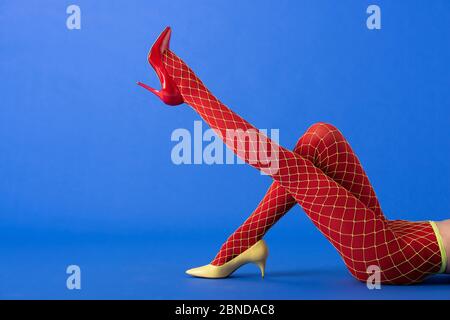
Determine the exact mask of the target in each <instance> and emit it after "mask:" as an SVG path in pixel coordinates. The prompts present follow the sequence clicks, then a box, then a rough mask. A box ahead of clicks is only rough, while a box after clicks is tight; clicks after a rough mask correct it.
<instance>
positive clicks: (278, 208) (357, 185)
mask: <svg viewBox="0 0 450 320" xmlns="http://www.w3.org/2000/svg"><path fill="white" fill-rule="evenodd" d="M293 151H294V152H295V153H297V154H298V155H300V156H302V157H303V158H306V159H308V160H309V161H311V162H312V163H313V164H314V165H315V166H316V167H318V168H320V169H321V170H322V171H323V172H324V173H325V174H326V175H328V176H329V177H330V178H331V179H333V180H335V181H336V182H337V183H339V184H340V185H341V186H343V187H344V188H345V189H347V190H348V191H349V192H350V193H351V194H353V195H354V196H355V197H356V198H358V199H359V200H360V201H361V202H362V203H363V204H365V205H366V206H367V207H368V208H369V209H371V210H372V211H374V212H375V213H376V214H379V215H382V212H381V209H380V204H379V202H378V199H377V197H376V195H375V191H374V190H373V188H372V185H371V184H370V182H369V178H368V177H367V175H366V173H365V172H364V169H363V168H362V166H361V163H360V162H359V159H358V157H357V156H356V154H355V153H354V152H353V150H352V148H351V147H350V144H349V143H348V141H347V140H346V139H345V137H344V136H343V135H342V133H341V132H340V131H339V130H338V129H337V128H336V127H334V126H333V125H330V124H326V123H321V122H319V123H316V124H314V125H312V126H311V127H309V128H308V130H307V131H306V132H305V134H304V135H303V136H302V137H300V139H299V140H298V141H297V143H296V145H295V147H294V150H293ZM296 203H297V202H296V201H295V199H294V198H293V197H292V196H291V195H290V194H289V192H288V191H287V190H286V189H285V188H284V187H282V186H281V185H280V183H278V182H277V181H274V182H273V183H272V184H271V186H270V187H269V189H268V190H267V192H266V194H265V195H264V197H263V199H262V200H261V202H260V203H259V205H258V207H257V208H256V209H255V211H253V213H252V214H251V215H250V216H249V217H248V218H247V220H245V222H244V223H243V224H242V225H241V226H240V227H239V228H238V229H237V230H236V231H235V232H234V233H233V234H232V235H230V237H229V238H228V239H227V240H226V241H225V243H224V244H223V245H222V247H221V248H220V250H219V252H218V253H217V255H216V257H215V258H214V260H213V261H212V262H211V264H212V265H216V266H220V265H223V264H224V263H226V262H228V261H230V260H231V259H233V258H235V257H236V256H238V255H239V254H241V253H242V252H244V251H245V250H247V249H248V248H250V247H251V246H253V245H254V244H255V243H256V242H258V241H259V240H260V239H262V238H263V237H264V235H265V234H266V233H267V231H269V229H270V228H271V227H272V226H273V225H274V224H275V223H276V222H277V221H278V220H279V219H280V218H281V217H283V216H284V215H285V214H286V213H287V212H288V211H289V210H290V209H291V208H292V207H293V206H294V205H295V204H296Z"/></svg>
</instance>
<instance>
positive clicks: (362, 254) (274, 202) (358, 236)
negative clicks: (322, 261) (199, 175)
mask: <svg viewBox="0 0 450 320" xmlns="http://www.w3.org/2000/svg"><path fill="white" fill-rule="evenodd" d="M163 62H164V66H165V68H166V70H167V72H168V73H169V75H170V76H171V77H172V78H173V79H174V81H175V83H176V84H177V86H178V89H179V91H180V93H181V95H182V96H183V100H184V102H185V103H187V104H188V105H190V106H191V107H192V108H193V109H194V110H195V111H196V112H197V113H198V114H199V115H200V116H201V117H202V118H203V120H204V121H205V122H206V123H208V124H209V125H210V126H211V128H212V129H213V130H214V131H215V132H216V133H217V135H218V136H219V137H221V138H222V139H223V140H224V142H225V143H226V144H227V146H228V147H229V148H230V149H231V150H233V151H234V152H235V153H236V154H237V155H239V156H240V157H241V158H242V159H243V160H244V161H246V162H247V163H249V164H250V165H252V166H253V167H255V168H257V169H259V170H261V171H263V172H265V173H267V174H269V175H270V176H271V177H272V178H273V179H274V181H275V182H274V184H273V185H272V186H271V188H270V189H269V192H268V194H267V195H266V196H265V197H264V199H263V201H262V202H261V204H260V205H259V206H258V208H257V209H256V211H255V213H253V214H252V216H251V217H250V218H249V220H252V221H249V220H247V222H246V223H245V224H244V225H243V226H242V227H241V228H242V229H241V228H240V229H241V230H239V229H238V231H240V232H239V234H240V235H239V236H238V235H236V236H235V237H233V236H232V237H233V239H231V241H230V240H229V241H227V242H226V243H225V244H224V246H226V248H225V251H224V254H221V252H222V250H221V252H219V255H218V257H217V258H216V259H215V260H214V261H213V263H215V264H221V263H224V262H225V261H228V260H229V259H230V257H233V256H235V255H236V254H239V253H240V252H242V250H245V248H247V247H248V246H249V245H251V243H254V242H255V241H257V240H256V239H259V238H261V237H262V236H263V235H264V233H265V232H266V231H267V229H268V228H269V227H270V226H271V225H272V224H273V223H275V222H276V221H277V220H278V219H279V218H280V217H281V216H282V215H283V214H284V213H285V212H286V211H287V210H289V209H290V207H292V205H293V203H294V201H295V202H297V203H298V204H299V205H300V206H301V207H302V208H303V210H304V211H305V212H306V214H307V215H308V216H309V218H310V219H311V220H312V222H313V223H314V225H315V226H316V227H317V228H318V229H319V230H320V231H321V233H322V234H323V235H324V236H325V237H326V238H327V239H328V240H329V241H330V242H331V244H332V245H333V246H334V247H335V248H336V249H337V251H338V252H339V254H340V255H341V257H342V259H343V260H344V263H345V265H346V266H347V268H348V270H349V271H350V273H351V274H352V275H353V276H354V277H355V278H357V279H359V280H362V281H365V280H366V279H367V278H368V273H367V268H368V267H369V266H372V265H375V266H377V267H379V268H380V270H381V274H380V275H381V281H382V282H383V283H396V284H399V283H414V282H418V281H421V280H422V279H423V278H424V277H425V276H426V275H428V274H431V273H437V272H439V271H440V269H441V265H442V257H441V252H440V248H439V244H438V240H437V238H436V234H435V233H434V230H433V227H432V225H431V224H430V223H429V222H409V221H398V220H397V221H389V220H387V219H386V218H385V217H384V215H383V214H382V212H381V210H380V206H379V204H378V201H377V199H376V196H375V193H374V192H373V189H372V188H371V186H370V183H369V181H368V179H367V177H366V175H365V173H364V171H363V169H362V167H361V165H360V164H359V162H358V160H357V158H356V156H355V155H354V154H353V152H352V151H351V149H350V146H349V145H348V143H347V142H346V141H345V139H344V138H343V137H342V135H341V134H340V133H339V132H338V131H337V130H336V129H335V128H333V127H331V126H328V125H322V124H320V125H317V126H316V127H315V128H314V127H313V129H310V130H309V131H308V132H307V133H306V134H305V136H304V137H302V138H301V141H304V142H305V143H299V144H298V148H296V149H299V150H294V151H290V150H287V149H285V148H283V147H281V146H278V145H277V144H276V143H275V142H273V141H271V140H270V139H269V138H267V137H266V136H264V135H263V134H262V133H260V132H259V131H258V130H257V129H256V128H255V127H253V126H252V125H251V124H250V123H248V122H247V121H245V120H244V119H242V118H241V117H240V116H238V115H237V114H236V113H234V112H233V111H231V110H230V109H229V108H228V107H226V106H225V105H224V104H222V103H221V102H220V101H219V100H218V99H217V98H216V97H215V96H214V95H213V94H212V93H211V92H210V91H209V90H208V89H207V88H206V87H205V86H204V84H203V83H202V82H201V80H200V79H199V78H198V77H197V76H196V75H195V74H194V72H193V71H192V70H191V69H190V68H189V67H188V66H187V65H186V64H185V63H184V62H183V61H182V60H181V59H180V58H179V57H177V56H176V55H175V54H174V53H173V52H172V51H170V50H166V51H165V53H164V57H163ZM319 126H323V130H325V132H324V133H323V132H322V133H321V134H317V131H318V130H317V129H320V128H318V127H319ZM230 130H234V131H236V130H242V132H253V133H255V135H250V136H246V138H245V139H247V140H246V141H239V140H240V139H241V138H239V137H238V138H237V141H235V140H231V139H228V138H227V137H228V134H229V132H230ZM324 137H325V138H326V137H329V138H326V139H324ZM242 139H243V138H242ZM330 139H337V140H336V141H335V143H333V141H332V142H331V143H330ZM317 140H319V141H317ZM261 141H264V143H265V144H267V149H268V150H275V151H276V152H277V153H278V157H277V158H278V170H270V169H269V168H268V167H267V165H266V164H265V163H263V162H262V161H254V155H255V154H257V147H258V145H259V144H260V143H261ZM316 165H317V166H316ZM254 216H255V217H254ZM252 217H254V218H256V219H252ZM241 231H242V232H241ZM236 247H238V248H239V249H235V248H236Z"/></svg>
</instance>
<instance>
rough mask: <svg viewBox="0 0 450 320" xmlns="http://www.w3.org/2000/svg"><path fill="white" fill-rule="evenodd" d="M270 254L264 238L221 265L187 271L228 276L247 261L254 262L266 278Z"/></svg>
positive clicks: (202, 275)
mask: <svg viewBox="0 0 450 320" xmlns="http://www.w3.org/2000/svg"><path fill="white" fill-rule="evenodd" d="M268 256H269V249H268V248H267V244H266V242H265V241H264V240H262V239H261V240H259V241H258V242H257V243H255V244H254V245H253V246H251V247H250V248H248V249H247V250H245V251H244V252H242V253H241V254H240V255H238V256H237V257H234V258H233V259H231V260H230V261H228V262H227V263H225V264H223V265H221V266H214V265H212V264H207V265H205V266H202V267H198V268H193V269H189V270H187V271H186V273H187V274H188V275H191V276H193V277H199V278H210V279H217V278H226V277H228V276H229V275H231V274H232V273H233V272H234V271H236V270H237V269H239V268H240V267H241V266H243V265H244V264H247V263H254V264H256V265H257V266H258V267H259V270H261V276H262V277H263V278H264V272H265V268H266V260H267V257H268Z"/></svg>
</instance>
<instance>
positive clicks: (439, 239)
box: [430, 221, 447, 273]
mask: <svg viewBox="0 0 450 320" xmlns="http://www.w3.org/2000/svg"><path fill="white" fill-rule="evenodd" d="M430 224H431V227H432V228H433V231H434V234H435V235H436V239H437V242H438V245H439V250H440V251H441V259H442V263H441V270H439V273H444V272H445V270H446V269H447V254H446V252H445V247H444V242H443V241H442V237H441V234H440V233H439V229H438V227H437V225H436V223H435V222H434V221H430Z"/></svg>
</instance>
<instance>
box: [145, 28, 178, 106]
mask: <svg viewBox="0 0 450 320" xmlns="http://www.w3.org/2000/svg"><path fill="white" fill-rule="evenodd" d="M171 33H172V30H171V29H170V27H166V28H165V29H164V31H163V32H162V33H161V34H160V35H159V37H158V39H156V41H155V43H154V44H153V46H152V48H151V49H150V52H149V53H148V62H149V63H150V65H151V66H152V67H153V69H155V71H156V74H157V75H158V78H159V81H160V82H161V90H156V89H153V88H152V87H150V86H148V85H146V84H145V83H142V82H138V83H137V84H138V85H140V86H141V87H143V88H145V89H147V90H148V91H150V92H152V93H154V94H155V95H157V96H158V97H159V98H160V99H161V100H162V101H163V102H164V103H165V104H168V105H170V106H177V105H179V104H182V103H183V97H182V96H181V94H180V91H179V90H178V88H177V85H176V84H175V82H174V81H173V79H172V78H171V77H170V76H169V75H168V74H167V71H166V69H165V68H164V65H163V62H162V56H163V53H164V52H165V51H166V50H167V49H169V42H170V34H171Z"/></svg>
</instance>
